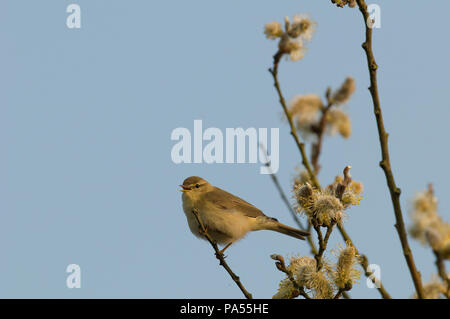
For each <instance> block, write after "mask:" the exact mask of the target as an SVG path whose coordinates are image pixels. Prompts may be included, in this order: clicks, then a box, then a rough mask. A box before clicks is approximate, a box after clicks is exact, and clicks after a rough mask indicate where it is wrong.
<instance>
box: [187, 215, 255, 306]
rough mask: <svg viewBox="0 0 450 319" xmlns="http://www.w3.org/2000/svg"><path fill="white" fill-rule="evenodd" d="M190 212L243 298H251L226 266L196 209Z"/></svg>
mask: <svg viewBox="0 0 450 319" xmlns="http://www.w3.org/2000/svg"><path fill="white" fill-rule="evenodd" d="M192 214H194V216H195V218H196V219H197V222H198V224H199V226H200V230H201V231H202V232H203V235H204V236H205V238H206V239H207V240H208V241H209V243H210V244H211V246H212V247H213V248H214V251H215V252H216V258H217V259H218V260H219V261H220V265H221V266H222V267H223V268H225V270H226V271H227V272H228V274H229V275H230V277H231V278H232V279H233V280H234V282H235V283H236V285H237V286H238V287H239V289H241V291H242V293H243V294H244V296H245V298H247V299H252V294H251V293H249V292H248V291H247V290H246V289H245V287H244V285H242V283H241V281H240V279H239V277H238V276H237V275H236V274H235V273H234V272H233V271H232V270H231V268H230V267H229V266H228V264H227V263H226V261H225V257H224V255H223V253H222V252H221V251H220V250H219V248H218V247H217V244H216V242H215V241H214V240H213V239H212V237H211V236H210V235H209V234H208V232H207V229H206V228H205V226H204V225H203V222H202V220H201V219H200V216H199V214H198V212H197V211H196V210H193V211H192Z"/></svg>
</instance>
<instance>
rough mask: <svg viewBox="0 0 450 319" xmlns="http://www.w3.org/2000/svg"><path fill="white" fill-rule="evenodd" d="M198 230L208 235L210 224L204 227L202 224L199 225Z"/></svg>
mask: <svg viewBox="0 0 450 319" xmlns="http://www.w3.org/2000/svg"><path fill="white" fill-rule="evenodd" d="M198 232H199V233H200V234H201V235H203V236H206V233H207V232H208V225H206V226H204V228H202V226H200V225H198Z"/></svg>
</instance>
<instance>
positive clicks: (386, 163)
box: [357, 0, 424, 299]
mask: <svg viewBox="0 0 450 319" xmlns="http://www.w3.org/2000/svg"><path fill="white" fill-rule="evenodd" d="M357 3H358V7H359V10H360V11H361V14H362V16H363V18H364V25H365V29H366V40H365V42H364V43H363V44H362V47H363V49H364V51H365V52H366V57H367V64H368V68H369V74H370V87H369V90H370V94H371V96H372V101H373V106H374V113H375V117H376V121H377V128H378V135H379V139H380V145H381V156H382V160H381V162H380V166H381V168H382V169H383V171H384V174H385V176H386V181H387V185H388V187H389V192H390V194H391V199H392V204H393V207H394V213H395V219H396V223H395V228H396V229H397V232H398V236H399V238H400V242H401V245H402V249H403V254H404V256H405V259H406V263H407V264H408V268H409V271H410V273H411V277H412V279H413V282H414V286H415V288H416V292H417V296H418V297H419V299H422V298H423V297H424V293H423V286H422V280H421V278H420V273H419V271H418V270H417V268H416V265H415V263H414V258H413V254H412V252H411V249H410V247H409V243H408V237H407V233H406V229H405V223H404V221H403V215H402V209H401V206H400V193H401V190H400V188H398V187H397V185H396V184H395V180H394V175H393V173H392V168H391V162H390V159H389V148H388V133H387V132H386V130H385V128H384V123H383V115H382V113H381V106H380V97H379V94H378V84H377V68H378V66H377V63H376V61H375V57H374V54H373V50H372V28H371V27H369V25H368V23H367V22H368V21H369V19H370V15H369V12H368V10H367V5H366V3H365V1H364V0H357Z"/></svg>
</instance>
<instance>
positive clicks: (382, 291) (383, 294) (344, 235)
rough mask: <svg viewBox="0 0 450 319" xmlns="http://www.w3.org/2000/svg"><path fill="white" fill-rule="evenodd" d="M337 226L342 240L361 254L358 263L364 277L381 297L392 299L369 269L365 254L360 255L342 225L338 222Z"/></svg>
mask: <svg viewBox="0 0 450 319" xmlns="http://www.w3.org/2000/svg"><path fill="white" fill-rule="evenodd" d="M337 227H338V229H339V232H340V233H341V235H342V238H343V239H344V241H345V242H348V243H349V244H350V245H352V246H353V247H354V248H355V250H356V254H357V255H360V256H361V259H360V263H359V264H360V265H361V267H362V268H363V271H364V274H365V275H366V277H367V278H369V279H370V280H372V282H373V283H374V284H375V286H376V287H377V289H378V292H379V293H380V294H381V297H383V299H392V297H391V295H390V294H389V293H388V292H387V291H386V289H385V288H384V286H383V284H382V283H381V280H378V279H377V278H376V277H375V275H374V273H373V272H371V271H370V270H369V260H368V259H367V257H366V256H365V255H362V254H360V253H359V252H358V249H356V247H355V245H354V244H353V242H352V240H351V238H350V236H349V235H348V234H347V232H346V231H345V229H344V226H343V225H342V224H338V225H337Z"/></svg>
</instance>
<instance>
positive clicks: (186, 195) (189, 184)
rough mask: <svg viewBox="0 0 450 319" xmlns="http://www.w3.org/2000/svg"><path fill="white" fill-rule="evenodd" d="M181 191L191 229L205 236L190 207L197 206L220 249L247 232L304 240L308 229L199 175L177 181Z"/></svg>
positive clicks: (201, 236)
mask: <svg viewBox="0 0 450 319" xmlns="http://www.w3.org/2000/svg"><path fill="white" fill-rule="evenodd" d="M180 186H181V187H182V189H181V190H180V191H181V192H183V195H182V200H183V210H184V213H185V215H186V218H187V222H188V224H189V228H190V230H191V232H192V233H193V234H194V235H195V236H197V237H200V238H203V239H204V234H203V232H202V230H201V229H200V226H199V224H198V221H197V219H196V217H195V216H194V213H193V211H194V210H196V211H197V212H198V215H199V217H200V219H201V221H202V224H204V227H205V229H206V230H207V232H208V234H209V235H210V236H211V238H212V239H213V240H214V241H215V242H216V243H218V244H222V245H225V247H224V248H223V249H222V250H221V251H220V252H221V253H223V252H224V251H225V249H227V248H228V247H230V246H231V244H233V243H235V242H236V241H238V240H240V239H242V238H243V237H244V236H245V235H246V234H247V233H248V232H250V231H256V230H264V229H265V230H273V231H276V232H279V233H282V234H285V235H288V236H291V237H295V238H298V239H302V240H305V237H304V236H309V233H308V232H306V231H302V230H299V229H296V228H293V227H290V226H287V225H284V224H281V223H280V222H278V220H276V219H275V218H272V217H268V216H266V215H264V214H263V212H262V211H261V210H259V209H258V208H256V207H255V206H253V205H252V204H249V203H247V202H246V201H244V200H243V199H241V198H239V197H237V196H234V195H233V194H230V193H228V192H226V191H224V190H222V189H220V188H218V187H215V186H213V185H211V184H209V183H208V182H207V181H206V180H204V179H203V178H201V177H198V176H191V177H188V178H186V179H185V180H184V182H183V184H182V185H180Z"/></svg>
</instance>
